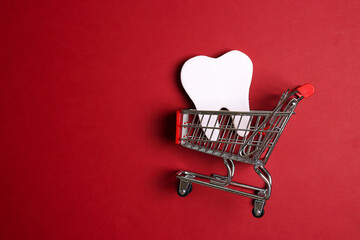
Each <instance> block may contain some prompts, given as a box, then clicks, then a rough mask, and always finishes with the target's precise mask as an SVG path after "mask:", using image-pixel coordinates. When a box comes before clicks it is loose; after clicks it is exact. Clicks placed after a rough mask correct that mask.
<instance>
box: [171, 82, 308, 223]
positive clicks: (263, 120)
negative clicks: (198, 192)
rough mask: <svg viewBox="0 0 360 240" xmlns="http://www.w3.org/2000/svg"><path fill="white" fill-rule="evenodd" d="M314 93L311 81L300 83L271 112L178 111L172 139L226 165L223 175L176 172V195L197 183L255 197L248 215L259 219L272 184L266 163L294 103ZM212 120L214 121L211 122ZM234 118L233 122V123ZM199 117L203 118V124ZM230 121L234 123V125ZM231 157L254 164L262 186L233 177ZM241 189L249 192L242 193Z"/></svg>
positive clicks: (182, 193) (296, 103) (294, 105)
mask: <svg viewBox="0 0 360 240" xmlns="http://www.w3.org/2000/svg"><path fill="white" fill-rule="evenodd" d="M313 93H314V87H313V86H312V85H311V84H305V85H303V86H301V87H298V88H297V89H295V90H294V91H291V92H290V91H289V90H287V91H285V92H284V93H283V94H282V96H281V98H280V100H279V102H278V104H277V106H276V107H275V109H274V110H273V111H249V112H232V111H201V110H182V111H177V126H176V143H177V144H180V145H182V146H184V147H186V148H190V149H193V150H196V151H199V152H203V153H207V154H211V155H215V156H218V157H221V158H223V160H224V164H225V166H226V169H227V176H222V175H218V174H212V175H211V176H207V175H203V174H198V173H194V172H189V171H179V172H178V173H177V178H178V179H179V180H180V182H179V186H178V194H179V195H180V196H181V197H185V196H187V195H188V194H189V193H191V191H192V184H193V183H196V184H200V185H203V186H207V187H211V188H215V189H218V190H222V191H226V192H230V193H234V194H237V195H240V196H245V197H248V198H252V199H254V208H253V211H252V213H253V215H254V216H255V217H257V218H260V217H262V216H263V215H264V206H265V203H266V201H267V200H268V199H269V198H270V195H271V187H272V179H271V175H270V173H269V172H268V171H267V170H266V168H265V165H266V163H267V161H268V159H269V157H270V155H271V153H272V151H273V150H274V147H275V145H276V143H277V141H278V140H279V137H280V135H281V133H282V132H283V130H284V128H285V126H286V124H287V122H288V121H289V119H290V117H291V116H292V115H293V114H294V110H295V108H296V106H297V105H298V103H299V102H300V101H301V100H302V99H304V98H307V97H310V96H311V95H312V94H313ZM211 118H213V119H214V118H215V119H216V120H215V121H210V119H211ZM236 118H237V120H238V121H235V119H236ZM204 119H207V120H206V121H205V123H204ZM242 120H244V121H246V122H247V125H246V127H242V128H241V127H240V122H242ZM235 122H238V123H239V124H237V126H234V123H235ZM210 123H211V124H210ZM242 125H243V124H242ZM215 131H217V134H216V135H217V138H216V139H213V138H212V137H209V132H210V136H211V135H212V134H213V133H214V132H215ZM206 132H207V134H206ZM239 132H240V133H242V134H239ZM240 135H242V136H240ZM234 161H239V162H243V163H248V164H251V165H253V166H254V170H255V172H256V173H257V174H258V175H259V177H260V178H261V179H262V180H263V181H264V182H265V187H264V188H259V187H255V186H250V185H247V184H242V183H238V182H235V181H232V178H233V176H234V173H235V165H234ZM241 188H243V189H247V190H250V191H253V193H248V192H244V191H241Z"/></svg>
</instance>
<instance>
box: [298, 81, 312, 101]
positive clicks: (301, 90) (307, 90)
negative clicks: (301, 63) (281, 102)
mask: <svg viewBox="0 0 360 240" xmlns="http://www.w3.org/2000/svg"><path fill="white" fill-rule="evenodd" d="M296 90H297V91H298V92H297V93H296V95H298V97H304V98H308V97H311V96H312V95H313V94H314V92H315V88H314V86H313V85H312V84H310V83H307V84H304V85H302V86H301V87H298V88H296Z"/></svg>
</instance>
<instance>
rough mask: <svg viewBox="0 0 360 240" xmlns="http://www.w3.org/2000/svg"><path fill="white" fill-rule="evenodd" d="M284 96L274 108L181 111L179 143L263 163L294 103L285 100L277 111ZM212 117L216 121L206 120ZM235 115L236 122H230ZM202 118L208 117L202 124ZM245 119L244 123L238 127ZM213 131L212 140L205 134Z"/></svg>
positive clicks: (201, 150)
mask: <svg viewBox="0 0 360 240" xmlns="http://www.w3.org/2000/svg"><path fill="white" fill-rule="evenodd" d="M287 95H288V92H285V93H284V94H283V96H282V97H281V99H280V101H279V104H278V106H277V107H279V108H275V110H274V111H249V112H230V111H198V110H183V111H182V124H181V126H180V127H181V128H182V131H181V136H180V144H181V145H182V146H184V147H187V148H190V149H193V150H197V151H200V152H204V153H208V154H212V155H215V156H219V157H223V158H228V159H232V160H235V161H240V162H245V163H250V164H253V165H262V166H264V165H265V164H266V162H267V159H268V158H269V156H270V154H271V152H272V150H273V149H274V147H275V144H276V143H277V141H278V138H279V136H280V135H281V133H282V131H283V129H284V127H285V125H286V123H287V122H288V120H289V118H290V116H291V115H292V114H293V110H294V108H295V105H296V104H292V102H291V101H289V102H288V103H287V105H286V106H285V107H284V110H283V111H279V109H280V106H279V105H280V104H284V101H283V100H284V99H285V98H286V97H287ZM292 106H294V107H292ZM214 118H215V119H216V121H210V119H214ZM236 118H237V120H238V121H234V119H236ZM203 119H208V120H207V121H206V122H205V123H204V121H203ZM245 120H246V121H247V126H246V127H240V125H241V124H240V123H241V122H242V121H245ZM234 122H237V123H238V124H237V126H234ZM215 131H218V132H217V133H216V136H218V137H217V139H216V140H214V139H213V138H212V137H209V135H210V136H212V135H213V133H214V132H215ZM205 132H206V134H205Z"/></svg>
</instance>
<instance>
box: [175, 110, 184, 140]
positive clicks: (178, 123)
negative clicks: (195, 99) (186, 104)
mask: <svg viewBox="0 0 360 240" xmlns="http://www.w3.org/2000/svg"><path fill="white" fill-rule="evenodd" d="M181 121H182V114H181V111H176V136H175V143H176V144H180V137H181Z"/></svg>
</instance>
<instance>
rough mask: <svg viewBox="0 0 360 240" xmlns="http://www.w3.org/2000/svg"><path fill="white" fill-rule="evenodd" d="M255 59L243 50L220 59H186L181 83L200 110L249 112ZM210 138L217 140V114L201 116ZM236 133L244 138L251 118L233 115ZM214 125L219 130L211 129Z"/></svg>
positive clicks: (227, 54)
mask: <svg viewBox="0 0 360 240" xmlns="http://www.w3.org/2000/svg"><path fill="white" fill-rule="evenodd" d="M252 70H253V68H252V62H251V60H250V58H249V57H248V56H246V55H245V54H244V53H242V52H240V51H230V52H228V53H225V54H224V55H222V56H221V57H219V58H210V57H206V56H197V57H193V58H191V59H189V60H188V61H186V62H185V64H184V66H183V67H182V69H181V82H182V85H183V87H184V89H185V91H186V92H187V94H188V95H189V97H190V98H191V100H192V101H193V102H194V104H195V107H196V109H198V110H214V111H219V110H220V109H221V108H227V109H228V110H229V111H239V112H241V111H249V109H250V108H249V89H250V84H251V78H252ZM199 117H200V120H201V126H202V127H203V130H204V132H205V135H206V137H207V138H208V139H210V140H212V141H216V140H218V137H219V134H220V130H219V129H218V128H219V122H218V120H217V117H216V116H212V117H210V116H209V115H201V116H199ZM232 119H233V125H234V126H235V127H238V128H239V129H241V130H239V131H237V133H238V134H239V135H240V136H241V137H244V136H246V135H247V134H248V131H247V127H248V123H249V119H250V117H248V116H247V117H242V118H241V117H240V116H235V117H232ZM208 127H215V128H217V129H215V130H214V129H213V128H208Z"/></svg>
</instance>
